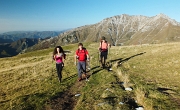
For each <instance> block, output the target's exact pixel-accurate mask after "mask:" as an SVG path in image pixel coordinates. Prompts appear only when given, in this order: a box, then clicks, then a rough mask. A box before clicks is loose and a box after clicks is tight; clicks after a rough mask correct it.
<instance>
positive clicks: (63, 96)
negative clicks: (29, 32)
mask: <svg viewBox="0 0 180 110" xmlns="http://www.w3.org/2000/svg"><path fill="white" fill-rule="evenodd" d="M85 85H86V81H85V80H82V81H76V82H75V83H74V84H73V85H72V86H71V87H70V88H69V89H68V90H67V91H64V92H63V93H60V95H59V96H58V97H55V98H54V99H52V100H51V101H50V102H48V106H46V107H45V109H46V110H73V108H74V107H75V105H76V103H77V101H78V98H79V97H76V96H75V95H76V94H81V89H82V88H83V87H84V86H85Z"/></svg>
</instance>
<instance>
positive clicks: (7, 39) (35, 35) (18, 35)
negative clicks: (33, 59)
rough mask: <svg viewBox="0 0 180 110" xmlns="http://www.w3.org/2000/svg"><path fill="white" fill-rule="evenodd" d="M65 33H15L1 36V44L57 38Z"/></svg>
mask: <svg viewBox="0 0 180 110" xmlns="http://www.w3.org/2000/svg"><path fill="white" fill-rule="evenodd" d="M62 32H64V31H13V32H6V33H3V34H0V40H1V41H0V43H11V42H13V41H17V40H19V39H22V38H37V39H39V38H46V37H55V36H58V35H59V34H60V33H62Z"/></svg>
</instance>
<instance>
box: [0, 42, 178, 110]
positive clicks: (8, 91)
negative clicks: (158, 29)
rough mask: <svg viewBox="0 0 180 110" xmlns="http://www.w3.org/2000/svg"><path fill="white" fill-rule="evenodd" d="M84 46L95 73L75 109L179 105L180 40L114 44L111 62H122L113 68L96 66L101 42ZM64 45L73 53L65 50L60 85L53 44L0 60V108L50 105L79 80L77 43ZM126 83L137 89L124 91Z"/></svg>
mask: <svg viewBox="0 0 180 110" xmlns="http://www.w3.org/2000/svg"><path fill="white" fill-rule="evenodd" d="M84 45H85V47H86V48H87V50H88V51H89V53H90V56H91V68H92V70H91V72H90V73H93V74H92V75H91V77H90V78H89V80H90V81H89V82H86V83H85V85H84V86H82V87H81V90H80V92H81V96H80V97H79V98H78V102H77V104H76V106H75V108H74V109H75V110H89V109H93V110H102V109H103V110H107V109H108V110H119V109H122V110H124V109H125V110H128V109H134V108H135V107H137V106H143V107H144V108H145V109H148V110H165V109H166V110H167V109H169V110H170V109H171V110H172V109H178V108H179V106H178V104H179V101H180V96H179V91H180V81H179V79H180V69H179V65H180V60H179V59H180V56H179V54H180V48H179V46H180V43H170V44H153V45H139V46H120V47H112V48H111V50H110V54H109V56H108V61H110V60H112V62H111V63H112V65H116V63H117V62H121V65H120V66H119V67H118V68H116V67H115V66H113V72H108V71H107V70H104V69H101V68H97V66H98V57H97V56H98V45H99V44H98V43H87V44H84ZM63 48H64V50H66V51H70V53H67V60H66V61H65V68H64V70H63V82H62V84H59V82H58V79H57V74H56V69H55V63H52V51H53V48H49V49H45V50H38V51H34V52H28V53H25V54H20V55H17V56H15V57H11V58H1V59H0V65H1V66H0V82H1V86H0V109H2V110H8V109H9V110H11V109H12V110H14V109H18V110H24V109H26V110H28V109H29V110H32V109H34V110H41V109H44V108H45V107H46V106H48V101H50V100H52V99H53V98H55V97H58V96H59V94H62V93H63V92H65V91H66V90H67V89H68V88H69V87H71V86H73V85H74V83H75V82H76V79H77V75H76V74H77V70H76V67H75V66H74V52H75V50H76V49H77V44H71V45H68V46H64V47H63ZM69 77H71V78H70V79H68V78H69ZM122 82H126V84H127V85H126V86H129V87H132V88H133V90H132V91H125V90H124V87H123V86H125V85H122V84H121V83H122ZM120 102H122V103H123V104H120Z"/></svg>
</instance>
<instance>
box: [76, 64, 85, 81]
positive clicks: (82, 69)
mask: <svg viewBox="0 0 180 110" xmlns="http://www.w3.org/2000/svg"><path fill="white" fill-rule="evenodd" d="M77 69H78V77H79V78H81V75H82V73H84V74H86V61H78V64H77Z"/></svg>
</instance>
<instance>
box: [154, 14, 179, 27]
mask: <svg viewBox="0 0 180 110" xmlns="http://www.w3.org/2000/svg"><path fill="white" fill-rule="evenodd" d="M160 18H163V19H166V20H168V21H169V22H170V23H172V24H173V25H180V23H178V22H177V21H175V20H174V19H171V18H170V17H169V16H167V15H165V14H163V13H160V14H158V15H156V16H155V19H160Z"/></svg>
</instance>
